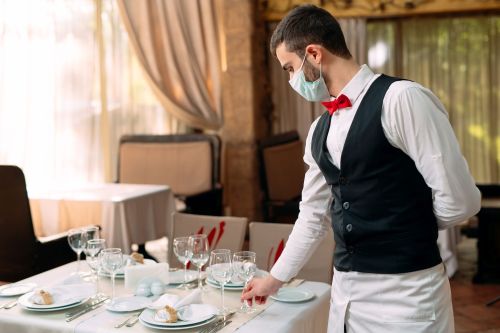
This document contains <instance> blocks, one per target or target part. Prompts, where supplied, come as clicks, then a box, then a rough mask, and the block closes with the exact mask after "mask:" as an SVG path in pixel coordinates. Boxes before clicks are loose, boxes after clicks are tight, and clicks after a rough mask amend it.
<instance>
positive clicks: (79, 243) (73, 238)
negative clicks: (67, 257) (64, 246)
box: [68, 229, 85, 274]
mask: <svg viewBox="0 0 500 333" xmlns="http://www.w3.org/2000/svg"><path fill="white" fill-rule="evenodd" d="M84 237H85V236H83V229H70V230H69V231H68V244H69V246H70V247H71V249H72V250H73V251H75V252H76V262H77V264H76V274H79V273H80V254H81V253H82V251H83V248H84V247H85V238H84Z"/></svg>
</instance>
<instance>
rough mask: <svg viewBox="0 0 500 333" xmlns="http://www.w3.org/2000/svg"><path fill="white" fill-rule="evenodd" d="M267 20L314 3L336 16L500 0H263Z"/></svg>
mask: <svg viewBox="0 0 500 333" xmlns="http://www.w3.org/2000/svg"><path fill="white" fill-rule="evenodd" d="M259 1H260V2H259V5H260V6H259V7H260V9H261V10H262V11H263V13H264V17H265V18H266V20H267V21H279V20H281V19H282V18H283V17H284V16H285V15H286V14H287V13H288V12H289V11H290V10H291V9H293V8H294V7H296V6H299V5H302V4H306V3H309V4H314V5H316V6H319V7H322V8H324V9H326V10H328V11H329V12H330V13H332V14H333V15H334V16H335V17H337V18H338V17H343V18H345V17H367V18H373V17H390V16H411V15H424V14H443V13H459V12H475V11H498V10H500V0H259Z"/></svg>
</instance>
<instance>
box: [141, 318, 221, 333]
mask: <svg viewBox="0 0 500 333" xmlns="http://www.w3.org/2000/svg"><path fill="white" fill-rule="evenodd" d="M216 318H217V317H216V316H214V317H213V318H210V319H208V320H206V321H203V322H201V323H198V324H193V325H185V326H174V327H170V326H158V325H153V324H150V323H147V322H145V321H144V320H142V319H141V317H139V322H140V323H141V324H142V325H144V326H146V327H149V328H154V329H157V330H169V331H176V330H188V329H190V328H195V327H200V326H203V325H207V324H209V323H211V322H213V321H214V320H215V319H216Z"/></svg>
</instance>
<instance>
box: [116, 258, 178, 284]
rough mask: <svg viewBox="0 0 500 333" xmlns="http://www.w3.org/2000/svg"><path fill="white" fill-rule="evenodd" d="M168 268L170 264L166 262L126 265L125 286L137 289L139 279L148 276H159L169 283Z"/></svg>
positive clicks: (165, 282) (158, 277)
mask: <svg viewBox="0 0 500 333" xmlns="http://www.w3.org/2000/svg"><path fill="white" fill-rule="evenodd" d="M168 269H169V266H168V264H167V263H166V262H161V263H157V264H150V265H133V266H126V267H125V268H124V271H125V288H127V289H132V290H135V289H136V288H137V284H138V283H139V281H140V280H142V279H144V278H147V277H151V278H157V279H160V280H161V281H162V282H163V283H164V284H168V283H169V279H168Z"/></svg>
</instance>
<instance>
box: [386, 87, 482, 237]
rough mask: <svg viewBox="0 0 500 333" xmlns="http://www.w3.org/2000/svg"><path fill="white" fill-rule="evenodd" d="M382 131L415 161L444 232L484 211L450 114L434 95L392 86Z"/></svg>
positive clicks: (429, 92) (417, 88) (423, 90)
mask: <svg viewBox="0 0 500 333" xmlns="http://www.w3.org/2000/svg"><path fill="white" fill-rule="evenodd" d="M382 127H383V129H384V132H385V135H386V137H387V139H388V140H389V142H390V143H391V144H392V145H393V146H395V147H397V148H399V149H401V150H402V151H404V152H405V153H406V154H407V155H408V156H410V157H411V158H412V159H413V161H414V162H415V165H416V167H417V169H418V171H419V172H420V173H421V174H422V176H423V178H424V180H425V182H426V183H427V186H429V187H430V188H431V189H432V196H433V210H434V214H435V216H436V218H437V221H438V227H439V229H446V228H449V227H451V226H453V225H455V224H457V223H460V222H462V221H464V220H466V219H467V218H469V217H471V216H473V215H474V214H476V213H477V212H478V211H479V209H480V207H481V194H480V192H479V190H478V188H477V187H476V185H475V182H474V179H473V178H472V175H471V174H470V171H469V168H468V166H467V162H466V160H465V158H464V157H463V156H462V153H461V151H460V146H459V144H458V141H457V139H456V137H455V134H454V132H453V129H452V127H451V124H450V122H449V120H448V114H447V112H446V110H445V108H444V106H443V104H442V103H441V102H440V101H439V99H438V98H437V97H436V96H435V95H434V94H433V93H432V92H431V91H430V90H429V89H426V88H424V87H422V86H421V85H419V84H417V83H414V82H411V81H399V82H396V83H394V84H392V85H391V87H390V88H389V90H388V91H387V94H386V96H385V98H384V102H383V110H382Z"/></svg>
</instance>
